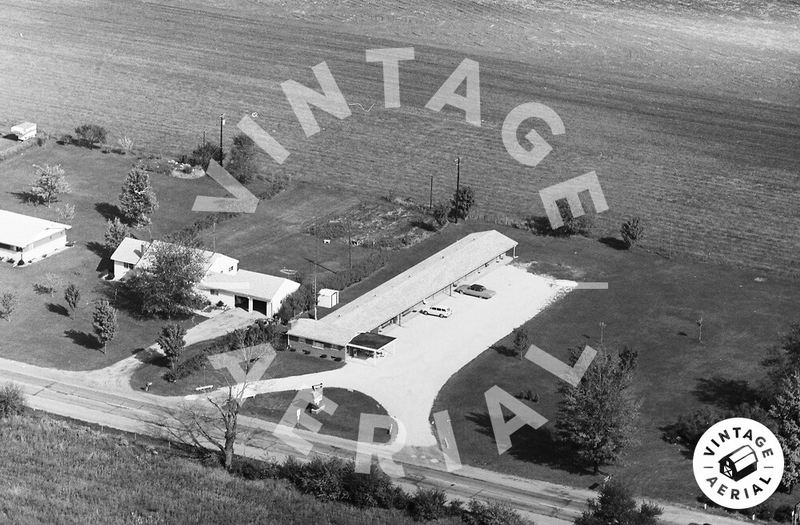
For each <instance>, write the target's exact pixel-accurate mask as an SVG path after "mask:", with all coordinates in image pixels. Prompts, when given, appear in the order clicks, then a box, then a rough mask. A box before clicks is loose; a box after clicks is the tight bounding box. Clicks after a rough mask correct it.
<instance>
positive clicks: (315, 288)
mask: <svg viewBox="0 0 800 525" xmlns="http://www.w3.org/2000/svg"><path fill="white" fill-rule="evenodd" d="M314 245H315V246H316V250H315V255H314V320H315V321H316V320H317V261H318V260H319V239H318V238H317V237H316V236H314Z"/></svg>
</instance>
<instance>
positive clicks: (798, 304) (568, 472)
mask: <svg viewBox="0 0 800 525" xmlns="http://www.w3.org/2000/svg"><path fill="white" fill-rule="evenodd" d="M501 231H504V232H505V233H507V234H508V235H510V236H512V237H514V238H515V239H517V240H519V241H520V245H519V247H518V248H517V253H518V255H520V260H521V261H535V262H536V263H535V264H534V265H533V267H532V269H531V271H533V272H537V273H548V274H551V275H554V276H557V277H562V278H568V279H573V280H577V281H605V282H608V283H609V288H608V290H579V291H573V292H571V293H570V294H568V295H567V296H566V297H565V298H564V299H562V300H560V301H559V302H557V303H556V304H554V305H553V306H552V307H550V308H549V309H547V310H545V311H544V312H542V313H541V314H539V315H538V316H536V317H535V318H534V319H532V320H531V321H529V322H528V323H526V325H525V328H526V329H527V331H528V333H529V335H530V338H531V343H533V344H536V345H537V346H539V347H541V348H543V349H545V350H547V351H548V352H550V353H551V354H553V355H554V356H556V357H558V358H560V359H562V360H565V361H566V359H567V356H568V349H569V348H570V347H576V346H582V345H584V344H589V345H591V346H593V347H595V348H597V347H599V346H600V341H599V337H600V328H599V323H600V322H604V323H606V327H605V334H604V341H603V343H604V346H605V348H608V349H613V350H617V349H621V348H622V347H623V346H624V345H627V346H630V347H631V348H633V349H635V350H637V351H638V352H639V356H640V360H639V368H638V371H637V374H636V379H635V384H634V393H635V395H636V396H637V397H639V398H640V399H641V400H642V401H643V405H642V415H641V419H640V421H639V424H640V431H639V432H638V434H637V437H638V438H639V439H640V443H639V444H638V445H636V446H634V447H633V448H631V449H630V450H629V453H628V454H627V456H626V457H625V458H624V460H623V461H622V462H620V463H619V464H618V465H615V466H612V467H608V468H603V469H602V474H601V475H600V476H593V475H590V474H588V473H587V472H583V471H581V470H580V469H576V468H574V467H573V466H572V465H570V464H569V463H566V462H564V461H563V458H561V457H558V455H557V454H556V453H555V452H554V448H553V441H552V435H551V431H552V430H553V428H554V423H553V420H554V419H555V417H556V413H557V404H558V402H559V396H558V394H557V393H556V388H557V386H558V384H557V380H556V379H555V377H554V376H552V375H550V374H549V373H548V372H545V371H544V370H543V369H541V368H539V367H537V366H535V365H534V364H533V363H530V362H528V361H522V362H521V361H520V360H519V359H518V358H516V357H511V356H510V355H507V353H506V352H505V351H504V348H505V347H510V346H511V341H510V337H507V338H505V339H504V340H501V341H498V343H497V344H496V345H495V346H494V347H493V348H491V349H488V350H486V351H485V352H484V353H483V354H481V355H480V356H479V357H478V358H477V359H475V360H474V361H473V362H471V363H470V364H469V365H467V366H466V367H465V368H464V369H462V370H461V371H460V372H459V373H458V374H457V375H455V376H454V377H452V378H451V380H450V381H449V382H448V383H447V384H446V385H445V387H444V388H443V389H442V391H441V392H440V393H439V396H438V398H437V401H436V403H435V405H434V408H433V411H434V412H435V411H438V410H448V411H449V412H450V417H451V421H452V424H453V428H454V431H455V436H456V439H457V442H458V447H459V450H460V452H461V457H462V460H463V461H465V462H466V463H469V464H472V465H476V466H482V467H487V468H490V469H493V470H499V471H503V472H511V473H515V474H519V475H523V476H529V477H534V478H537V479H544V480H549V481H554V482H560V483H566V484H570V485H575V486H583V487H586V486H589V485H592V484H593V483H595V482H596V481H598V480H600V479H601V478H602V476H604V475H606V474H612V475H615V476H620V477H622V478H624V479H626V480H629V481H630V482H631V484H632V485H633V486H635V487H637V488H638V489H639V491H640V492H641V493H642V494H644V495H647V496H651V497H659V498H664V499H669V500H674V501H680V502H684V503H687V504H692V503H695V504H696V498H697V497H698V496H699V495H700V494H701V493H700V490H699V488H697V486H696V484H695V482H694V478H693V475H692V469H691V460H690V459H689V458H688V457H687V455H686V453H685V451H683V450H681V448H680V447H677V446H674V445H669V444H667V443H666V442H665V441H664V440H663V439H662V431H661V430H660V429H661V428H662V427H664V426H665V425H669V424H671V423H674V422H675V421H676V419H677V418H678V416H679V415H681V414H684V413H687V412H689V411H691V410H693V409H695V408H697V407H699V406H702V405H712V406H718V407H721V408H732V407H733V406H735V405H737V404H739V403H740V402H743V401H748V400H749V399H751V398H752V390H750V389H752V388H757V383H758V381H760V380H761V378H762V377H763V370H762V368H761V366H760V361H761V360H762V359H763V358H764V357H765V352H766V351H767V349H768V348H769V347H771V346H772V345H774V344H775V343H776V342H777V341H778V339H779V336H780V333H781V332H782V331H784V330H785V329H787V328H788V324H789V322H790V321H793V320H798V317H797V316H798V312H800V287H798V286H797V282H794V281H791V280H781V279H780V278H778V277H774V276H772V275H768V274H759V273H756V272H752V271H741V270H736V269H731V268H726V267H721V266H713V265H704V264H695V263H691V262H686V261H683V262H681V261H675V260H668V259H664V258H660V257H658V256H655V255H651V254H648V253H642V252H639V251H635V250H634V251H632V252H627V251H618V250H615V249H613V248H611V247H609V246H607V245H605V244H603V243H600V242H597V241H593V240H589V239H584V238H575V239H568V240H565V239H554V238H543V237H535V236H532V235H530V234H528V233H524V232H521V231H519V230H517V231H514V230H509V231H505V230H502V229H501ZM760 276H764V277H765V278H766V280H765V281H763V282H758V281H755V278H756V277H760ZM701 316H702V317H703V319H704V326H703V340H702V343H701V342H698V334H697V326H696V323H695V321H696V320H697V319H698V318H699V317H701ZM493 385H498V386H500V387H501V388H503V389H505V390H506V391H507V392H509V393H511V394H512V395H514V394H517V393H519V392H521V391H523V390H528V389H531V390H533V392H536V393H538V394H539V402H538V403H536V404H532V405H531V406H533V407H534V408H535V410H536V411H538V412H539V413H541V414H542V415H543V416H545V417H546V418H548V419H549V420H550V422H549V423H548V424H547V425H545V427H543V428H542V429H540V430H539V431H533V430H532V429H530V428H529V427H524V428H523V429H521V430H519V431H518V432H516V433H515V434H513V438H512V441H513V448H512V449H511V450H510V451H508V452H506V453H505V454H503V455H498V454H497V448H496V446H495V443H494V439H493V434H492V430H491V423H490V422H489V418H488V412H487V409H486V404H485V399H484V392H485V391H486V390H488V389H489V388H491V387H492V386H493ZM788 502H789V501H788V499H787V497H786V496H785V495H776V496H773V497H772V501H771V503H774V504H779V503H788ZM792 503H793V501H792Z"/></svg>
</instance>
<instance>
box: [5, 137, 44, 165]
mask: <svg viewBox="0 0 800 525" xmlns="http://www.w3.org/2000/svg"><path fill="white" fill-rule="evenodd" d="M46 141H47V139H46V138H45V137H43V136H38V135H37V137H36V138H35V139H28V140H26V141H25V142H20V143H19V144H14V145H13V146H11V147H10V148H6V149H4V150H3V151H0V160H6V159H7V158H10V157H13V156H14V155H16V154H17V153H19V152H20V151H23V150H26V149H28V148H32V147H33V146H44V144H45V142H46Z"/></svg>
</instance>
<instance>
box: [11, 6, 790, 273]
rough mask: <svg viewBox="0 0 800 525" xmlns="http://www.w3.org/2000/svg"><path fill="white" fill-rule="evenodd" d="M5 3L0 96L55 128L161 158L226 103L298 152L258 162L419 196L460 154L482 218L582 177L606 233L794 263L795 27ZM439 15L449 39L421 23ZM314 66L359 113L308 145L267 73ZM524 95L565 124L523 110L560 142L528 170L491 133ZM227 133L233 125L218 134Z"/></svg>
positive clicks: (441, 194)
mask: <svg viewBox="0 0 800 525" xmlns="http://www.w3.org/2000/svg"><path fill="white" fill-rule="evenodd" d="M2 4H3V5H2V8H3V12H4V15H5V17H6V19H7V21H8V23H7V24H6V25H5V27H4V30H5V31H6V32H8V35H9V37H13V38H9V39H7V40H9V41H10V42H11V43H10V45H8V46H6V47H5V48H4V49H3V50H2V51H0V53H2V55H0V56H2V57H3V58H4V59H5V62H7V66H8V67H7V68H6V72H7V74H5V75H3V80H2V82H0V102H2V103H3V107H6V108H10V110H9V111H8V112H7V113H8V115H9V116H10V117H11V118H14V119H18V120H21V119H26V120H35V121H37V122H39V124H40V125H41V126H42V127H44V128H49V129H56V130H61V131H66V130H69V129H71V128H72V127H74V126H75V125H76V124H77V123H80V122H84V121H95V122H98V123H101V124H104V125H106V126H107V127H108V128H110V129H111V130H112V131H114V132H116V133H119V134H121V133H126V134H128V135H130V136H132V137H133V138H134V139H135V140H136V141H137V142H138V143H139V144H142V145H145V146H148V147H152V148H155V149H163V150H164V151H174V150H178V149H185V148H188V147H190V146H192V145H194V144H195V143H196V142H197V141H198V140H199V138H200V137H201V135H202V132H203V131H208V132H209V133H210V134H211V132H212V131H213V130H214V124H215V122H216V117H217V115H218V114H219V113H221V112H224V113H226V114H228V115H229V116H231V119H232V120H233V121H234V122H235V121H238V119H239V118H240V117H241V116H244V115H252V114H253V113H258V117H257V118H256V119H255V120H256V122H257V123H258V124H259V125H260V126H262V127H263V128H264V129H265V130H267V131H268V132H270V133H272V134H273V135H274V136H275V137H276V139H279V140H280V142H281V144H282V145H283V146H284V147H286V148H287V150H288V151H290V152H291V156H290V157H289V158H288V160H287V161H286V162H285V163H284V164H282V165H278V164H272V165H271V169H274V170H275V171H276V172H285V173H290V174H300V175H301V176H302V177H304V178H306V179H308V180H318V181H325V182H327V183H339V184H342V185H344V186H346V187H348V188H351V189H354V190H356V191H358V192H372V193H374V194H386V193H390V192H395V193H402V194H406V195H410V196H414V197H417V198H419V199H420V200H422V201H424V200H426V197H427V191H428V189H429V182H430V181H429V177H430V175H433V176H434V192H435V194H436V198H437V199H440V198H445V197H446V196H448V195H449V194H450V192H451V191H452V186H453V184H452V183H453V181H452V180H451V179H452V171H453V165H452V163H451V161H452V159H453V158H454V157H455V156H456V155H461V156H462V158H463V163H462V176H463V178H462V181H463V182H464V183H465V184H469V185H471V186H473V187H474V188H475V189H476V193H477V199H478V200H477V213H478V214H486V213H498V214H507V215H514V216H518V217H519V216H524V215H529V214H537V215H543V209H542V207H541V202H540V201H539V199H538V197H537V191H538V190H539V189H542V188H544V187H547V186H550V185H552V184H555V183H557V182H561V181H563V180H566V179H568V178H570V177H574V176H578V175H581V174H583V173H586V172H587V171H590V170H595V171H596V172H597V174H598V177H599V178H600V181H601V184H602V186H603V190H604V192H605V194H606V196H607V198H608V200H609V206H610V208H611V209H610V210H609V211H608V212H606V213H604V214H602V215H601V216H600V218H599V220H600V226H601V228H605V229H610V230H612V231H613V230H616V227H617V226H618V224H619V222H620V220H621V218H622V217H624V216H629V215H634V214H635V215H641V216H642V217H643V218H644V219H645V221H646V223H647V224H648V235H647V238H646V239H645V240H644V241H643V242H644V245H645V246H646V247H650V248H657V249H661V250H664V251H666V252H675V251H677V252H689V253H693V254H695V255H698V256H702V257H707V258H710V259H713V260H724V261H731V262H734V263H742V264H746V265H750V266H756V267H764V268H781V269H784V270H786V269H789V270H791V271H794V272H798V271H800V266H798V265H799V264H800V263H798V262H797V260H796V258H795V257H793V250H794V249H795V248H796V247H797V246H799V245H800V227H798V226H800V218H798V217H796V216H792V215H789V216H787V217H785V219H784V220H782V221H774V220H772V218H773V217H774V215H775V214H776V213H778V214H782V215H783V214H785V213H786V211H787V210H790V209H791V204H792V202H793V201H794V199H796V198H797V195H798V193H800V188H799V187H798V185H800V182H798V180H797V179H796V177H794V176H793V175H792V174H793V170H794V166H796V165H797V162H798V160H800V151H798V150H797V148H795V144H796V143H797V141H798V139H799V138H800V129H798V126H797V121H798V120H800V119H799V118H798V117H799V116H800V112H799V111H798V96H797V90H796V85H792V83H793V82H794V81H793V80H792V78H794V77H792V75H793V74H796V71H794V70H793V69H792V64H796V63H797V54H798V52H799V51H798V50H800V44H798V40H800V38H798V37H797V34H796V32H792V31H791V27H790V25H787V24H780V23H777V22H758V23H756V22H753V23H749V22H747V21H737V20H727V19H726V20H723V19H722V18H713V17H711V18H709V15H707V14H700V15H697V16H689V15H686V16H684V17H683V18H681V17H680V16H678V15H669V16H667V15H661V14H660V13H658V12H654V13H651V14H652V15H653V16H651V17H646V16H644V14H642V13H639V12H637V11H635V10H634V11H626V10H621V9H614V8H609V9H608V11H607V12H603V11H588V10H587V11H586V12H583V11H582V10H581V9H580V8H574V7H571V8H570V9H572V11H566V10H565V11H559V10H558V9H555V10H553V9H550V10H547V9H543V10H538V11H537V10H532V11H530V10H521V11H519V12H515V11H513V10H512V11H508V8H507V7H506V8H502V9H501V8H497V9H489V8H486V9H483V10H481V9H477V8H475V7H474V6H473V7H467V8H464V9H459V10H454V9H451V8H452V7H453V6H452V5H451V4H450V3H448V2H447V1H445V0H440V1H438V2H434V3H433V4H432V7H424V8H421V9H422V10H421V11H420V12H419V13H418V14H414V13H412V12H410V10H408V9H407V7H408V6H405V4H403V3H400V4H399V6H398V10H401V11H402V12H403V15H405V16H406V17H410V18H409V20H410V22H409V21H408V20H406V22H405V23H401V24H400V26H399V27H400V28H401V29H398V30H396V31H397V32H396V33H395V34H394V38H395V40H387V39H386V38H369V37H365V36H362V35H357V34H354V33H359V32H362V33H365V34H370V33H371V34H375V32H376V31H377V30H376V29H375V28H374V27H372V28H371V27H370V26H369V24H367V23H366V22H365V21H366V20H368V19H369V18H370V13H377V12H381V4H380V3H378V4H369V5H367V6H366V7H362V8H360V9H354V5H349V4H348V5H345V6H343V7H341V9H342V11H341V12H340V13H338V14H336V13H334V14H332V15H330V16H328V15H325V13H323V15H324V16H322V20H323V21H325V22H331V21H336V25H331V24H328V25H325V24H323V23H317V22H315V21H314V19H313V18H311V19H309V18H308V17H304V21H302V22H301V21H298V20H296V19H295V20H292V19H287V18H274V17H273V15H275V14H276V13H277V15H278V17H280V16H281V15H285V16H291V13H290V12H288V11H281V9H282V8H280V7H279V6H276V5H269V6H264V5H263V4H260V5H259V6H258V9H255V8H253V7H252V6H250V7H245V4H243V3H242V4H240V3H238V2H236V1H234V0H230V1H229V2H217V5H218V6H219V8H220V10H215V8H212V7H203V8H202V9H199V8H198V9H191V8H177V7H172V6H169V5H165V4H154V3H137V4H133V3H123V4H115V5H111V6H105V7H104V9H103V10H93V11H87V10H86V9H85V8H84V7H83V5H82V4H81V3H78V2H75V1H74V0H69V1H66V2H62V3H58V4H56V5H52V4H47V5H44V6H43V5H27V6H21V5H17V4H15V3H12V2H2ZM384 7H385V6H384ZM228 8H230V9H228ZM226 9H228V10H226ZM237 9H241V11H237ZM320 9H322V8H320ZM330 9H335V7H330ZM373 9H374V11H371V10H373ZM426 9H427V10H429V12H428V11H426ZM503 9H506V11H504V10H503ZM348 10H349V11H348ZM243 13H246V15H245V14H243ZM429 14H430V15H431V16H429V17H428V18H429V19H430V20H426V16H427V15H429ZM326 17H327V18H326ZM517 17H519V20H521V21H516V22H514V19H516V18H517ZM348 19H353V20H355V22H354V23H353V24H350V25H348V24H347V23H345V22H344V20H348ZM359 21H361V22H359ZM445 21H446V22H447V23H446V24H445V23H444V22H445ZM490 22H491V23H490ZM415 24H416V25H415ZM439 26H442V28H441V34H439V32H438V31H434V30H433V29H432V28H433V27H439ZM444 26H447V27H444ZM450 26H453V27H450ZM484 26H485V27H484ZM490 26H491V27H490ZM415 27H417V29H416V30H414V28H415ZM742 27H744V28H746V29H747V32H746V33H742V32H741V31H740V30H741V29H742ZM42 28H46V30H42ZM426 29H430V36H424V33H425V32H426V31H425V30H426ZM459 29H462V30H463V31H462V32H463V34H464V35H465V37H464V41H459V40H458V34H459ZM408 30H411V32H409V31H408ZM737 30H739V33H738V34H737ZM403 31H405V32H404V33H403ZM401 33H402V34H401ZM382 34H383V35H389V36H391V35H392V33H391V32H384V33H382ZM741 34H746V35H747V39H746V41H745V39H744V38H742V37H741ZM301 35H302V36H301ZM409 41H411V42H410V44H412V45H413V46H414V47H415V60H414V61H413V62H409V63H403V64H402V67H401V71H400V98H401V103H402V106H401V107H400V108H397V109H386V108H383V107H382V104H381V102H382V101H383V82H382V71H381V66H380V64H376V63H368V62H366V60H365V52H366V50H367V49H375V48H379V47H406V46H407V45H408V44H409ZM417 41H422V42H425V41H427V42H434V41H435V43H437V44H438V45H440V46H441V47H425V46H424V45H421V44H418V43H417ZM525 42H528V43H533V45H531V46H530V47H531V49H527V50H526V49H525ZM54 43H58V45H54ZM477 43H480V44H481V45H484V44H485V48H484V50H483V51H476V48H475V45H476V44H477ZM470 46H472V47H471V48H470ZM534 47H535V49H533V48H534ZM467 48H469V49H467ZM504 50H505V51H504ZM626 53H627V54H626ZM464 58H470V59H473V60H475V61H476V62H478V63H479V64H480V75H481V76H480V78H481V81H480V84H481V100H482V106H481V113H482V114H481V118H482V123H481V127H475V126H471V125H469V124H467V123H465V121H464V120H465V119H464V114H463V112H462V111H460V110H454V109H452V108H448V107H446V108H445V109H444V110H443V111H442V112H434V111H431V110H428V109H425V104H426V103H427V102H428V100H429V99H430V97H431V96H432V95H433V94H434V93H435V92H436V91H437V89H438V88H439V87H440V86H441V85H442V83H443V82H444V81H445V79H446V78H447V77H448V76H449V75H450V74H451V73H452V71H453V70H454V69H455V68H456V67H457V65H458V64H459V63H460V62H461V61H462V60H463V59H464ZM322 61H326V62H327V64H328V65H329V66H330V69H331V72H332V74H333V76H334V77H335V79H336V82H337V84H338V85H339V87H340V88H341V90H342V92H343V94H344V96H345V97H346V98H347V101H348V103H352V104H354V105H353V106H351V108H352V115H351V116H350V117H348V118H346V119H343V120H339V119H336V118H334V117H332V116H330V115H326V114H324V113H323V112H321V111H315V115H316V116H317V118H318V120H319V123H320V126H321V128H322V131H321V132H320V133H319V134H317V135H315V136H313V137H311V138H306V137H305V135H304V133H303V131H302V129H301V127H300V126H299V125H298V123H297V120H296V118H295V116H294V114H293V112H292V111H291V109H290V107H289V104H288V103H287V102H286V100H285V97H284V96H283V93H282V91H281V89H280V83H281V82H283V81H285V80H295V81H297V82H300V83H302V84H304V85H307V86H311V87H314V88H318V86H317V84H316V80H315V78H314V76H313V74H312V72H311V67H312V66H314V65H316V64H318V63H320V62H322ZM793 71H794V72H793ZM526 102H541V103H544V104H546V105H548V106H549V107H551V108H552V109H554V110H555V111H556V112H557V113H558V115H559V116H560V117H561V119H562V120H563V121H564V124H565V127H566V132H565V134H563V135H560V136H555V137H554V136H551V135H550V133H549V130H548V129H546V126H544V125H543V123H542V122H536V123H534V124H535V126H536V129H537V130H538V131H539V133H540V134H542V135H543V136H544V137H545V138H546V139H547V140H548V141H549V142H550V143H551V145H552V146H553V148H554V150H553V152H552V153H551V155H550V156H549V157H548V158H547V159H546V160H545V161H544V162H542V163H541V164H539V165H538V166H536V167H535V168H529V167H524V166H521V165H520V164H519V163H517V162H516V161H514V160H513V159H512V158H511V157H510V156H509V155H508V154H507V152H506V151H505V148H504V147H503V144H502V142H501V139H500V133H499V128H500V126H501V125H502V122H503V119H504V118H505V116H506V115H507V113H508V111H509V110H511V108H513V107H515V106H517V105H519V104H522V103H526ZM356 104H360V105H361V107H359V106H358V105H356ZM373 104H374V106H373ZM362 108H363V109H362ZM369 108H371V109H369ZM367 109H369V111H367ZM235 131H236V129H235V127H234V126H231V125H229V126H228V127H227V129H226V131H225V133H226V141H227V140H229V139H230V136H231V135H232V134H233V133H234V132H235ZM210 136H212V135H210Z"/></svg>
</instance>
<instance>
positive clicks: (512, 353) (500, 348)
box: [490, 345, 519, 359]
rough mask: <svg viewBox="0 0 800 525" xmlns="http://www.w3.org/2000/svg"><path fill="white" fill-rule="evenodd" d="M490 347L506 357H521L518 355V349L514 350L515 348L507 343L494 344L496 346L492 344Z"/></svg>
mask: <svg viewBox="0 0 800 525" xmlns="http://www.w3.org/2000/svg"><path fill="white" fill-rule="evenodd" d="M490 348H491V349H492V350H494V351H495V352H497V353H498V354H500V355H504V356H506V357H515V358H517V359H519V356H518V355H517V351H516V350H514V349H513V348H510V347H508V346H506V345H494V346H492V347H490Z"/></svg>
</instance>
